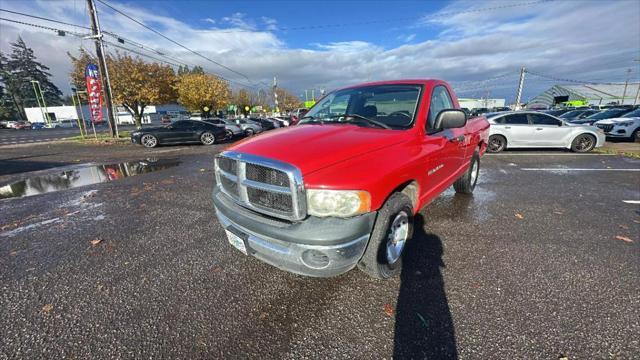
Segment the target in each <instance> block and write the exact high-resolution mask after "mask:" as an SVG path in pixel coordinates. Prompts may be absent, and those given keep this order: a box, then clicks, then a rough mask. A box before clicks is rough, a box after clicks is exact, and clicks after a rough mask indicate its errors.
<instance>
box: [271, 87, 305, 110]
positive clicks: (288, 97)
mask: <svg viewBox="0 0 640 360" xmlns="http://www.w3.org/2000/svg"><path fill="white" fill-rule="evenodd" d="M276 94H278V107H279V108H280V111H291V110H294V109H297V108H301V107H303V105H304V104H303V103H302V100H300V98H298V97H297V96H295V95H293V94H292V93H291V92H289V91H288V90H286V89H283V88H277V89H276Z"/></svg>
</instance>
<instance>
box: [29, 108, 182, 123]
mask: <svg viewBox="0 0 640 360" xmlns="http://www.w3.org/2000/svg"><path fill="white" fill-rule="evenodd" d="M116 110H117V111H116V112H114V117H115V119H116V122H117V123H118V124H119V125H126V124H134V123H135V121H134V120H133V116H131V114H129V112H128V111H127V110H126V109H125V108H124V106H116ZM24 112H25V114H26V115H27V120H28V121H29V122H31V123H45V122H47V120H46V118H47V117H49V119H51V121H64V120H72V121H73V122H75V121H77V120H78V119H82V118H83V117H84V119H85V121H87V122H88V121H89V119H90V118H91V115H90V110H89V106H88V105H82V106H81V107H77V106H66V105H65V106H48V107H31V108H25V109H24ZM80 112H82V114H81V113H80ZM102 114H103V116H105V117H106V114H107V113H106V108H104V107H103V108H102ZM163 116H169V117H170V118H172V119H173V120H178V119H181V118H185V117H188V116H189V112H188V111H187V109H185V108H184V107H182V106H180V105H178V104H164V105H149V106H146V107H145V108H144V113H143V115H142V123H143V124H150V123H157V122H160V119H161V118H162V117H163ZM104 120H106V118H105V119H104Z"/></svg>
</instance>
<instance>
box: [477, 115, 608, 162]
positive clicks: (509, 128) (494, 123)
mask: <svg viewBox="0 0 640 360" xmlns="http://www.w3.org/2000/svg"><path fill="white" fill-rule="evenodd" d="M488 115H489V116H487V119H488V120H489V123H490V124H491V131H490V133H489V144H488V149H487V150H488V151H489V152H500V151H502V150H504V149H507V148H508V149H512V148H566V149H571V150H572V151H574V152H588V151H591V150H593V148H595V147H600V146H602V145H603V144H604V141H605V135H604V132H603V131H602V130H601V129H598V128H597V127H595V126H586V125H576V124H570V123H568V122H565V121H563V120H562V119H559V118H557V117H555V116H552V115H549V114H543V113H539V112H535V111H509V112H501V113H494V114H488Z"/></svg>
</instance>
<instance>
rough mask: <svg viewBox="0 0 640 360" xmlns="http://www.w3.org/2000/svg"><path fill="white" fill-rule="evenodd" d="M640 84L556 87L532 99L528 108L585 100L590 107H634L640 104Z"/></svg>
mask: <svg viewBox="0 0 640 360" xmlns="http://www.w3.org/2000/svg"><path fill="white" fill-rule="evenodd" d="M639 94H640V83H629V84H627V86H626V91H625V85H624V84H584V85H554V86H552V87H550V88H549V89H547V90H545V91H544V92H542V93H541V94H539V95H537V96H535V97H533V98H531V100H529V102H528V104H527V107H529V108H531V107H547V108H549V107H553V106H554V105H557V104H560V103H563V102H565V101H574V100H584V101H587V102H588V103H589V105H609V104H616V105H623V104H624V105H633V104H638V103H640V99H639V98H638V96H639Z"/></svg>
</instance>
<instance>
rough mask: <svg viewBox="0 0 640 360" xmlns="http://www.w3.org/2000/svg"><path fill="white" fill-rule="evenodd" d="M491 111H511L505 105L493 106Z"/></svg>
mask: <svg viewBox="0 0 640 360" xmlns="http://www.w3.org/2000/svg"><path fill="white" fill-rule="evenodd" d="M491 111H492V112H502V111H511V109H510V108H508V107H506V106H498V107H494V108H493V109H491Z"/></svg>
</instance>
